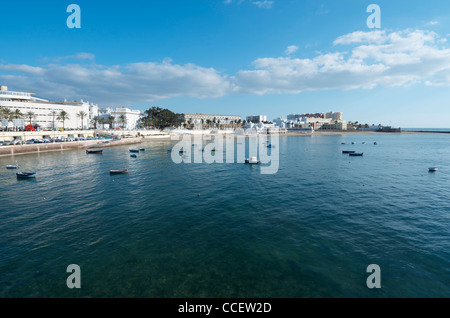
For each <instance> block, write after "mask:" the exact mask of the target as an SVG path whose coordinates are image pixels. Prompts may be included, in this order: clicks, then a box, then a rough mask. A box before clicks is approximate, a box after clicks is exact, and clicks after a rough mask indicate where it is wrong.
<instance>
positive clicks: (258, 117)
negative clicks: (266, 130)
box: [247, 115, 267, 123]
mask: <svg viewBox="0 0 450 318" xmlns="http://www.w3.org/2000/svg"><path fill="white" fill-rule="evenodd" d="M265 121H267V116H263V115H256V116H247V122H251V123H262V122H265Z"/></svg>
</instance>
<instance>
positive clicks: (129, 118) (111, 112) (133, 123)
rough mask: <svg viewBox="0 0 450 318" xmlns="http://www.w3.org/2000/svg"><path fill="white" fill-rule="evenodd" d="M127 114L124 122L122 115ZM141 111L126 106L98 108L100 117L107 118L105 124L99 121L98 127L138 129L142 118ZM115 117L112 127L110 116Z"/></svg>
mask: <svg viewBox="0 0 450 318" xmlns="http://www.w3.org/2000/svg"><path fill="white" fill-rule="evenodd" d="M122 115H123V116H125V118H124V122H122V120H121V116H122ZM141 115H142V113H141V111H140V110H132V109H130V108H126V107H117V108H116V109H113V108H110V107H107V108H104V109H99V110H98V119H99V120H101V119H102V118H104V119H105V124H102V123H100V122H99V123H98V127H100V128H105V129H110V128H116V127H120V128H124V129H129V130H133V129H137V128H138V126H139V122H140V119H141ZM111 116H112V117H114V122H113V127H110V124H109V118H110V117H111Z"/></svg>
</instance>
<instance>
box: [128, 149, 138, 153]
mask: <svg viewBox="0 0 450 318" xmlns="http://www.w3.org/2000/svg"><path fill="white" fill-rule="evenodd" d="M130 152H132V153H136V152H139V149H130Z"/></svg>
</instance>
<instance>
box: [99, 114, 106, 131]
mask: <svg viewBox="0 0 450 318" xmlns="http://www.w3.org/2000/svg"><path fill="white" fill-rule="evenodd" d="M99 122H100V124H102V128H103V129H105V124H106V119H105V117H102V118H100V120H99Z"/></svg>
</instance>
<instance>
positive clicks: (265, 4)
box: [252, 0, 274, 9]
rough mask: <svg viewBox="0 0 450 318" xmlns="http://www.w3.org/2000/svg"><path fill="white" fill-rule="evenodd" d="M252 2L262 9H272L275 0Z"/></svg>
mask: <svg viewBox="0 0 450 318" xmlns="http://www.w3.org/2000/svg"><path fill="white" fill-rule="evenodd" d="M252 3H253V4H254V5H255V6H257V7H258V8H261V9H271V8H272V6H273V4H274V1H268V0H264V1H253V2H252Z"/></svg>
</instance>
